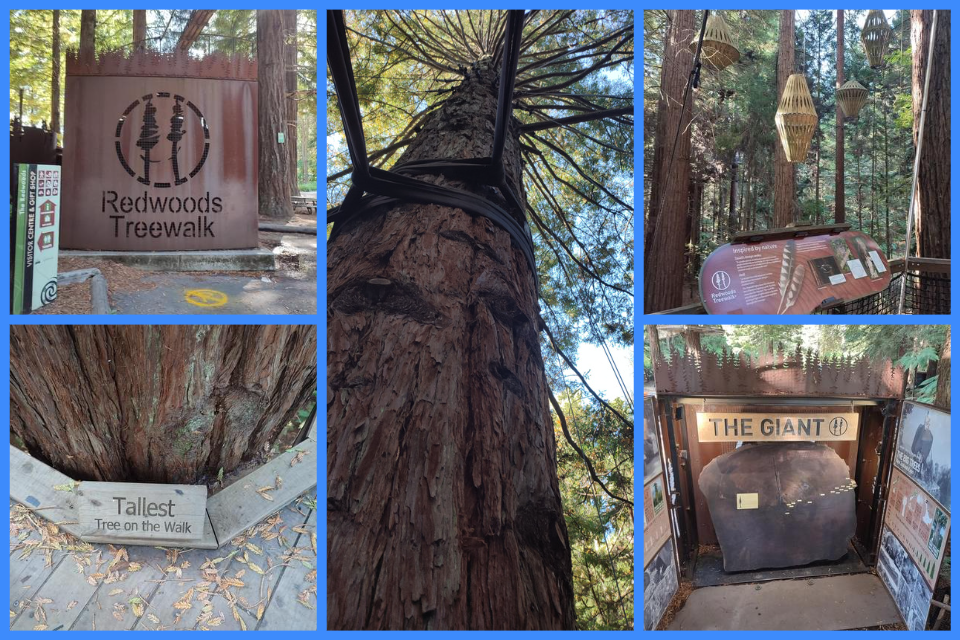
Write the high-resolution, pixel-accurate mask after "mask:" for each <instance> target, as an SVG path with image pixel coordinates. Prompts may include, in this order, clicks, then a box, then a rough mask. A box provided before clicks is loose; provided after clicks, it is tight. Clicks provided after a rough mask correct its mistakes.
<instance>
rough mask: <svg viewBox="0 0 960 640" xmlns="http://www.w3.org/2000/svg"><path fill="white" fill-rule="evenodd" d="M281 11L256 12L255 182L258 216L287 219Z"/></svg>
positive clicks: (289, 207)
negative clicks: (257, 163) (257, 151)
mask: <svg viewBox="0 0 960 640" xmlns="http://www.w3.org/2000/svg"><path fill="white" fill-rule="evenodd" d="M282 14H283V11H280V10H266V11H263V10H258V11H257V84H258V86H259V100H260V103H259V108H258V110H257V112H258V134H259V146H260V168H259V171H260V177H259V181H258V189H259V201H260V215H262V216H266V217H268V218H281V219H286V218H290V217H291V216H292V215H293V203H292V201H291V200H290V178H289V173H290V160H289V158H288V157H287V156H288V152H287V148H288V147H289V141H284V142H282V143H281V142H279V141H278V134H281V133H282V134H284V135H286V125H287V122H286V120H287V116H286V111H287V110H286V95H285V91H284V88H285V86H286V84H285V77H284V73H283V20H282Z"/></svg>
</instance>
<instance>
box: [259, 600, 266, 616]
mask: <svg viewBox="0 0 960 640" xmlns="http://www.w3.org/2000/svg"><path fill="white" fill-rule="evenodd" d="M265 608H266V607H264V605H263V603H261V604H260V606H259V607H257V620H259V619H260V618H262V617H263V610H264V609H265Z"/></svg>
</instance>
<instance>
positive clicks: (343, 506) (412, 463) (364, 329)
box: [327, 66, 574, 629]
mask: <svg viewBox="0 0 960 640" xmlns="http://www.w3.org/2000/svg"><path fill="white" fill-rule="evenodd" d="M478 74H479V78H478V77H475V76H474V75H471V76H470V77H469V78H468V79H467V80H466V81H465V82H464V84H463V85H461V86H460V87H459V88H458V89H456V90H455V91H454V92H453V93H451V94H450V97H449V99H448V100H447V101H446V103H445V104H444V106H442V107H441V108H440V109H438V110H437V111H436V112H435V113H434V114H433V115H431V116H430V117H429V118H428V119H427V120H426V121H425V122H424V126H423V130H422V131H421V132H420V134H419V135H418V137H417V139H416V140H414V141H413V142H412V143H411V144H410V146H409V147H408V149H407V150H406V152H405V153H404V155H403V157H402V158H401V159H400V160H399V162H406V161H408V160H415V159H424V158H471V157H484V156H489V155H490V152H491V148H492V138H493V131H494V122H495V111H496V103H497V97H496V88H495V86H494V78H495V76H496V75H497V74H496V73H495V70H491V69H489V68H485V67H483V66H481V68H480V70H479V71H478ZM518 135H519V134H518V130H517V122H516V120H513V121H512V122H511V124H510V126H509V128H508V132H507V144H506V149H505V152H504V165H505V171H506V176H507V180H508V182H509V183H510V185H511V186H512V187H513V188H514V189H515V190H516V192H517V193H518V195H519V197H520V199H521V201H524V200H525V196H524V194H523V190H522V183H521V175H522V171H521V160H520V151H519V141H518ZM421 179H423V180H425V181H429V182H433V183H435V184H445V185H450V186H454V187H456V188H460V189H465V190H469V191H472V192H474V193H477V194H480V195H483V196H484V197H488V198H492V197H497V196H494V195H493V194H492V192H491V190H490V189H489V188H487V187H484V186H482V185H479V184H473V183H470V182H464V181H459V180H451V179H447V178H444V177H441V176H422V177H421ZM501 204H502V203H501ZM518 216H519V214H518ZM327 265H328V266H327V282H328V285H327V286H328V300H329V301H330V302H329V306H328V311H327V329H328V334H327V339H328V344H327V347H328V352H327V353H328V356H327V357H328V359H327V363H328V389H327V418H328V428H327V465H328V469H327V472H328V475H327V478H328V500H327V527H328V529H327V531H328V537H327V550H328V553H327V558H328V572H327V611H328V619H327V624H328V628H330V629H571V628H573V625H574V611H573V589H572V578H571V571H572V570H571V559H570V551H569V542H568V537H567V529H566V524H565V522H564V518H563V510H562V507H561V502H560V491H559V483H558V479H557V466H556V442H555V440H554V430H553V421H552V419H551V414H550V411H549V407H548V404H547V403H548V395H547V383H546V378H545V374H544V365H543V360H542V357H541V353H540V343H539V340H538V329H537V327H538V323H539V321H540V320H539V310H538V306H537V304H538V303H537V290H536V284H535V278H536V275H535V274H533V273H531V270H530V267H529V265H528V263H527V261H526V259H525V258H524V257H523V254H522V253H521V252H520V250H519V249H517V248H516V247H513V246H511V241H510V236H509V234H508V233H507V232H506V231H505V230H503V229H501V228H500V227H499V226H497V225H495V224H493V223H492V222H490V221H489V220H487V219H486V218H482V217H472V216H470V215H468V214H466V213H464V212H463V211H462V210H460V209H453V208H450V207H444V206H438V205H423V204H399V205H395V206H393V207H392V208H390V209H389V210H388V211H385V212H381V213H379V214H377V215H367V216H361V219H359V220H356V221H354V222H351V223H349V225H348V226H347V227H346V228H344V229H343V231H341V232H340V235H339V236H338V237H337V238H336V239H335V240H334V242H332V243H331V245H330V247H329V258H328V261H327Z"/></svg>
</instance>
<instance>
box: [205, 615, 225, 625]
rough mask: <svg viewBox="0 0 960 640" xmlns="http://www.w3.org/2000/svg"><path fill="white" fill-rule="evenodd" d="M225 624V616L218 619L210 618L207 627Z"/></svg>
mask: <svg viewBox="0 0 960 640" xmlns="http://www.w3.org/2000/svg"><path fill="white" fill-rule="evenodd" d="M222 623H223V615H220V616H217V617H216V618H210V619H209V620H207V626H209V627H219V626H220V625H221V624H222Z"/></svg>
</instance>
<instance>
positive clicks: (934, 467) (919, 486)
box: [877, 401, 951, 631]
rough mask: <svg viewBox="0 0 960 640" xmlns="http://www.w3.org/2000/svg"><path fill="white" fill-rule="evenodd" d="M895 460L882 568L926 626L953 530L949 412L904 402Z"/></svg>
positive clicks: (903, 604) (910, 613)
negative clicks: (948, 539) (948, 538)
mask: <svg viewBox="0 0 960 640" xmlns="http://www.w3.org/2000/svg"><path fill="white" fill-rule="evenodd" d="M893 460H894V468H893V469H892V471H891V474H890V494H889V497H888V499H887V507H886V511H885V512H884V515H883V524H884V528H883V535H882V537H881V539H880V555H879V557H878V558H877V574H878V575H879V576H880V578H881V579H882V580H883V582H884V584H886V585H887V588H888V589H889V590H890V594H891V595H892V596H893V599H894V601H895V602H896V603H897V608H898V609H899V610H900V613H901V615H903V620H904V622H905V623H906V625H907V627H908V628H909V629H910V630H911V631H922V630H924V628H925V627H926V622H927V614H928V612H929V610H930V601H931V599H933V589H934V586H935V585H936V583H937V576H938V575H939V573H940V566H941V563H942V562H943V556H944V552H945V549H946V545H947V537H948V536H949V534H950V474H951V472H950V469H951V464H950V414H949V413H947V412H945V411H941V410H939V409H937V408H935V407H931V406H928V405H924V404H920V403H917V402H910V401H907V402H904V403H903V410H902V411H901V413H900V435H899V437H898V438H897V445H896V449H895V451H894V455H893Z"/></svg>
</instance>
